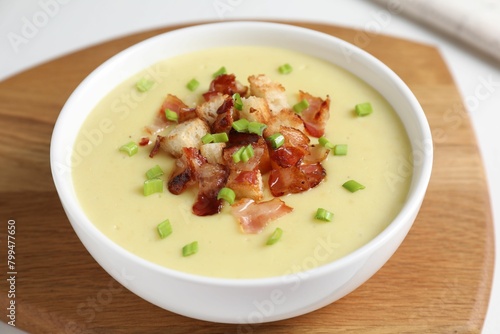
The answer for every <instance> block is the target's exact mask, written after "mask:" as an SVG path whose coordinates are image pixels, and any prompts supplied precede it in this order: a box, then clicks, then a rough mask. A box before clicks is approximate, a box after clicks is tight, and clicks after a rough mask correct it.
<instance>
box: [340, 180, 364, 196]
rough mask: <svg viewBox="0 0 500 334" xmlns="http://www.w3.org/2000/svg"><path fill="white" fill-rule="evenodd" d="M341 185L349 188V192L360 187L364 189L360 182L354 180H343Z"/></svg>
mask: <svg viewBox="0 0 500 334" xmlns="http://www.w3.org/2000/svg"><path fill="white" fill-rule="evenodd" d="M342 187H344V188H346V189H347V190H349V191H350V192H352V193H353V192H356V191H358V190H361V189H365V186H364V185H362V184H361V183H359V182H356V181H354V180H349V181H347V182H345V183H344V184H343V185H342Z"/></svg>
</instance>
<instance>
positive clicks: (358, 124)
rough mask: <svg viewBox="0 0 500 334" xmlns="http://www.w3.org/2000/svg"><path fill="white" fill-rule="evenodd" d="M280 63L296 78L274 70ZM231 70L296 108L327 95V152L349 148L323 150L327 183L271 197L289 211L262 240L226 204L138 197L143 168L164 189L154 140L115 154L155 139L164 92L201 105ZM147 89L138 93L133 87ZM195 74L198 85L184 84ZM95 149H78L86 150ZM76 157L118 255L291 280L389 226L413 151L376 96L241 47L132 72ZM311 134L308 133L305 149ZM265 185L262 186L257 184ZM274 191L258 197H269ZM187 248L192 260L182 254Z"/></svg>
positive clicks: (191, 191)
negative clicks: (164, 228) (360, 109)
mask: <svg viewBox="0 0 500 334" xmlns="http://www.w3.org/2000/svg"><path fill="white" fill-rule="evenodd" d="M285 63H288V64H290V65H291V67H292V68H293V70H292V71H291V73H288V74H282V73H280V72H279V71H278V67H279V66H281V65H283V64H285ZM222 66H224V67H225V68H226V69H227V73H233V74H235V76H236V79H237V80H238V81H240V82H241V83H242V84H244V85H248V82H247V78H248V77H249V76H251V75H258V74H266V75H267V76H268V77H269V78H271V79H272V80H273V81H275V82H278V83H280V84H281V85H283V86H284V87H285V89H286V94H287V100H288V102H289V104H290V105H291V106H292V105H294V104H296V103H297V102H299V101H298V92H299V90H302V91H305V92H308V93H310V94H312V95H314V96H319V97H322V98H324V97H326V96H327V95H328V96H329V97H330V99H331V103H330V118H329V120H328V122H327V126H326V130H325V134H324V136H325V137H326V138H328V140H329V141H330V142H331V143H333V144H346V145H347V147H348V152H347V154H346V155H342V156H340V155H334V154H333V153H331V152H330V153H329V154H328V157H327V159H326V160H324V161H323V162H322V165H323V167H324V169H325V170H326V177H325V179H324V180H323V181H322V182H321V183H320V184H319V185H317V186H316V187H314V188H311V189H309V190H307V191H305V192H303V193H299V194H289V195H285V196H282V197H279V198H280V199H281V200H283V201H284V202H285V203H286V205H288V206H290V207H291V208H293V211H292V212H291V213H288V214H286V215H284V216H283V217H280V218H278V219H276V220H274V221H271V222H270V223H269V224H268V225H267V226H266V227H265V228H264V230H263V231H262V232H260V233H256V234H247V233H243V232H242V230H241V228H240V226H239V223H238V221H237V219H236V218H235V217H234V216H233V215H232V214H231V213H230V205H229V204H228V203H224V206H223V208H222V211H221V212H220V213H219V214H215V215H211V216H196V215H194V214H193V213H192V206H193V202H194V199H195V198H196V194H197V189H196V188H193V187H190V188H188V189H187V190H186V191H184V192H183V193H182V194H180V195H173V194H171V193H170V192H169V191H168V189H166V187H164V190H163V191H162V192H161V193H155V194H152V195H149V196H145V195H144V194H143V183H144V181H145V172H146V171H147V170H149V169H150V168H151V167H153V166H155V165H159V166H161V168H162V170H163V171H164V172H165V174H164V175H163V176H162V180H163V181H164V182H167V181H168V177H169V176H170V174H171V173H172V170H173V168H174V165H175V159H174V158H173V157H171V156H169V155H168V154H166V153H165V152H160V153H158V154H156V155H155V156H154V157H153V158H150V157H149V154H150V151H151V148H152V144H149V145H146V146H139V150H138V153H137V154H135V155H133V156H128V155H127V154H125V153H124V152H121V151H119V148H120V147H121V146H122V145H123V144H125V143H127V142H130V141H134V142H139V141H140V140H141V138H144V137H149V138H150V140H151V142H153V143H154V137H153V136H151V135H150V134H148V133H146V132H145V126H147V125H149V124H151V123H152V122H153V120H154V117H155V115H156V113H157V112H158V110H159V108H160V107H161V106H162V103H163V101H164V99H165V96H166V95H167V94H172V95H175V96H177V97H178V98H179V99H181V100H182V101H183V102H184V103H185V104H186V105H188V106H189V107H194V106H196V105H197V104H198V103H200V101H201V100H202V94H203V93H204V92H206V91H207V90H208V87H209V85H210V82H211V81H212V79H213V77H212V75H213V73H214V72H215V71H217V70H218V69H219V68H221V67H222ZM144 78H146V79H148V80H149V81H150V82H152V83H153V85H152V86H151V87H150V88H149V90H147V91H145V92H141V91H139V90H138V89H137V88H136V83H137V82H139V81H140V80H141V79H144ZM193 78H196V80H197V81H198V82H199V83H200V84H199V86H198V88H197V89H195V90H194V91H191V90H189V89H188V88H186V84H187V83H188V82H189V81H190V80H191V79H193ZM364 102H370V103H371V105H372V107H373V112H372V113H371V114H370V115H367V116H364V117H359V116H357V115H356V113H355V112H354V106H355V105H357V104H359V103H364ZM89 142H90V143H93V145H92V149H91V150H85V152H84V151H83V148H84V147H89ZM75 143H76V144H75V147H74V152H75V154H79V155H80V157H81V159H79V163H78V164H74V166H73V169H72V170H73V180H74V186H75V191H76V193H77V196H78V199H79V201H80V203H81V205H82V207H83V209H84V211H85V213H86V214H87V216H88V218H89V219H90V221H92V222H93V223H94V224H95V226H96V227H97V228H98V229H99V230H100V231H101V232H102V233H104V234H105V235H106V236H107V237H109V238H110V239H111V240H112V241H114V242H115V243H117V244H118V245H120V246H121V247H123V248H124V249H126V250H128V251H130V252H131V253H134V254H136V255H137V256H139V257H141V258H144V259H146V260H148V261H151V262H153V263H156V264H158V265H161V266H165V267H167V268H171V269H175V270H179V271H182V272H186V273H192V274H197V275H203V276H212V277H224V278H258V277H270V276H278V275H285V274H290V273H295V272H299V271H304V270H308V269H311V268H313V267H317V266H320V265H323V264H326V263H329V262H331V261H334V260H336V259H339V258H341V257H343V256H345V255H347V254H349V253H351V252H353V251H354V250H356V249H357V248H359V247H361V246H363V245H365V244H366V243H367V242H369V241H370V240H372V239H373V238H374V237H375V236H377V235H378V234H379V233H380V232H381V231H383V230H384V229H385V228H386V227H387V226H388V225H389V224H390V223H391V221H392V220H393V219H394V218H395V216H396V215H397V214H398V212H399V211H400V209H401V208H402V206H403V204H404V202H405V199H406V196H407V193H408V189H409V185H410V182H411V174H412V160H411V156H412V155H411V147H410V143H409V140H408V137H407V135H406V133H405V130H404V128H403V125H402V124H401V122H400V120H399V118H398V116H397V115H396V113H395V111H394V110H393V109H392V107H391V106H390V105H389V104H388V102H387V101H386V100H385V99H384V98H383V97H382V96H381V95H380V94H379V93H377V92H376V91H375V90H374V89H373V88H371V87H370V86H369V85H367V84H366V83H364V82H363V81H361V80H360V79H359V78H357V77H355V76H353V75H352V74H350V73H348V72H347V71H345V70H343V69H341V68H340V67H337V66H335V65H332V64H331V63H328V62H326V61H323V60H319V59H316V58H313V57H311V56H308V55H304V54H301V53H296V52H293V51H289V50H284V49H278V48H271V47H257V46H255V47H254V46H252V47H249V46H241V47H228V48H217V49H209V50H203V51H200V52H196V53H192V54H188V55H182V56H179V57H175V58H171V59H167V60H165V61H162V62H160V63H158V64H155V65H154V66H152V67H150V68H148V69H146V70H144V71H143V72H141V73H137V74H136V75H134V76H133V77H131V78H129V79H128V80H126V81H125V82H123V83H122V84H121V85H119V86H118V87H116V88H115V89H114V90H113V91H111V93H109V94H108V95H107V96H106V97H105V98H104V99H103V100H102V101H101V102H100V103H99V104H98V105H97V106H96V108H95V110H93V111H92V113H91V114H90V116H89V117H88V119H87V120H86V121H85V123H84V125H83V127H82V129H81V130H80V133H79V135H78V138H77V140H76V142H75ZM317 143H318V138H314V137H311V144H317ZM348 180H356V181H358V182H359V183H361V184H363V185H364V186H365V188H364V189H362V190H359V191H356V192H350V191H348V190H346V189H345V188H344V187H342V185H343V184H344V183H345V182H346V181H348ZM264 185H265V187H266V188H267V179H266V176H264ZM269 198H271V197H270V194H269V192H268V191H267V190H266V192H265V199H269ZM318 208H325V209H326V210H328V211H330V212H332V213H333V219H332V220H331V221H330V222H324V221H320V220H317V219H315V218H314V216H315V213H316V210H317V209H318ZM166 219H168V220H169V221H170V223H171V226H172V233H171V234H170V235H169V236H168V237H166V238H164V239H161V238H160V237H159V234H158V231H157V225H158V224H159V223H161V222H162V221H164V220H166ZM278 227H279V228H280V229H281V230H282V231H283V233H282V236H281V238H280V239H279V240H278V241H277V242H276V243H274V244H273V245H266V241H267V240H268V238H269V237H270V235H271V234H272V233H273V231H275V229H276V228H278ZM193 241H197V243H198V252H197V253H196V254H193V255H191V256H183V254H182V251H181V249H182V248H183V246H185V245H186V244H189V243H191V242H193Z"/></svg>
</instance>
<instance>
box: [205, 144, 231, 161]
mask: <svg viewBox="0 0 500 334" xmlns="http://www.w3.org/2000/svg"><path fill="white" fill-rule="evenodd" d="M224 147H226V143H209V144H204V145H201V146H200V152H201V155H203V156H204V157H205V159H207V161H208V162H209V163H211V164H224V159H223V157H222V151H223V150H224Z"/></svg>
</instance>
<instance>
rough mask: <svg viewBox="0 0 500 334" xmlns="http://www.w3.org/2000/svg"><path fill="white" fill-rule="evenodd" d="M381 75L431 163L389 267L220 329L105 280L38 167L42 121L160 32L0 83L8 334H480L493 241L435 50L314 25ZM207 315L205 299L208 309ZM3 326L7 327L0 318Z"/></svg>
mask: <svg viewBox="0 0 500 334" xmlns="http://www.w3.org/2000/svg"><path fill="white" fill-rule="evenodd" d="M297 25H300V26H304V27H308V28H312V29H316V30H320V31H323V32H326V33H329V34H332V35H335V36H338V37H340V38H342V39H345V40H347V41H349V42H351V43H354V44H357V45H359V46H360V47H362V48H364V49H366V50H367V51H368V52H370V53H372V54H373V55H375V56H376V57H378V58H379V59H381V60H382V61H383V62H385V63H386V64H387V65H388V66H389V67H391V68H392V69H393V70H394V71H395V72H396V73H397V74H398V75H399V76H401V78H402V79H403V80H404V81H405V82H406V83H407V84H408V85H409V86H410V88H411V89H412V90H413V92H414V93H415V94H416V96H417V98H418V100H419V101H420V103H421V104H422V106H423V108H424V110H425V113H426V115H427V117H428V119H429V122H430V124H431V128H432V131H433V134H434V136H435V140H436V142H435V165H434V170H433V175H432V180H431V183H430V186H429V189H428V192H427V195H426V198H425V201H424V203H423V207H422V210H421V212H420V214H419V216H418V218H417V221H416V222H415V225H414V227H413V228H412V230H411V231H410V233H409V235H408V237H407V238H406V240H405V241H404V242H403V245H402V246H401V248H400V249H399V250H398V251H397V252H396V254H395V255H394V256H393V257H392V258H391V259H390V261H389V262H388V263H387V264H386V265H385V266H384V267H383V268H382V269H381V270H380V271H379V272H378V273H377V274H376V275H374V277H372V278H371V279H370V280H369V281H368V282H367V283H365V284H364V285H363V286H361V287H360V288H359V289H357V290H356V291H354V292H353V293H351V294H350V295H348V296H346V297H345V298H343V299H341V300H339V301H338V302H336V303H333V304H331V305H329V306H327V307H325V308H323V309H320V310H318V311H316V312H313V313H310V314H307V315H304V316H301V317H297V318H294V319H289V320H285V321H279V322H275V323H269V324H260V325H246V326H238V325H225V324H215V323H208V322H203V321H198V320H193V319H189V318H186V317H182V316H179V315H176V314H173V313H171V312H168V311H165V310H162V309H160V308H158V307H156V306H153V305H151V304H149V303H148V302H146V301H144V300H142V299H141V298H139V297H137V296H135V295H134V294H132V293H131V292H129V291H128V290H126V289H125V288H123V287H121V286H119V285H118V283H116V282H115V281H114V280H113V279H112V278H111V277H110V276H108V275H107V274H106V273H105V272H104V270H102V269H101V268H100V267H99V265H98V264H97V263H96V262H95V261H94V260H93V259H92V257H91V256H90V255H89V254H88V253H87V251H86V250H85V248H84V247H83V245H82V244H81V243H80V241H79V240H78V238H77V237H76V235H75V233H74V232H73V230H72V228H71V226H70V224H69V222H68V220H67V218H66V216H65V214H64V212H63V209H62V207H61V204H60V202H59V199H58V197H57V194H56V191H55V188H54V185H53V182H52V178H51V174H50V168H49V143H50V136H51V132H52V129H53V126H54V122H55V120H56V118H57V116H58V114H59V112H60V110H61V108H62V106H63V104H64V103H65V101H66V99H67V98H68V96H69V95H70V93H71V92H72V91H73V89H74V88H75V87H76V86H77V85H78V84H79V83H80V81H81V80H83V79H84V78H85V76H86V75H88V74H89V73H90V72H91V71H92V70H93V69H94V68H96V67H97V66H98V65H99V64H101V63H102V62H103V61H105V60H106V59H108V58H109V57H111V56H112V55H114V54H116V53H117V52H119V51H121V50H123V49H124V48H126V47H128V46H130V45H132V44H135V43H137V42H139V41H141V40H143V39H145V38H148V37H151V36H154V35H156V34H158V33H162V32H165V31H169V30H172V29H174V28H167V29H160V30H155V31H150V32H145V33H140V34H137V35H133V36H129V37H124V38H121V39H118V40H114V41H111V42H108V43H105V44H101V45H97V46H94V47H91V48H88V49H85V50H82V51H79V52H76V53H73V54H70V55H68V56H65V57H62V58H59V59H56V60H54V61H51V62H49V63H46V64H43V65H40V66H38V67H36V68H33V69H31V70H28V71H26V72H24V73H21V74H18V75H16V76H15V77H12V78H10V79H8V80H6V81H4V82H1V83H0V128H1V129H2V130H1V131H2V135H1V136H0V166H1V173H0V212H1V215H2V217H1V219H2V227H1V231H0V235H1V242H2V243H1V254H2V256H3V258H2V260H1V261H0V263H1V273H2V274H1V275H2V279H1V280H0V282H1V283H0V287H1V291H0V308H1V309H2V310H4V311H3V312H4V313H5V312H6V311H5V310H6V307H7V305H8V302H9V298H8V296H7V290H8V286H7V282H6V280H5V279H4V277H3V276H4V275H6V273H7V272H8V271H9V269H8V268H7V267H6V258H7V254H6V253H7V250H6V246H5V241H6V238H7V221H8V220H9V219H13V220H14V221H15V226H16V240H15V241H16V248H15V250H16V268H15V269H16V271H17V277H16V299H15V301H16V312H17V313H16V325H17V327H18V328H21V329H24V330H26V331H28V332H32V333H137V332H142V333H146V332H147V333H305V332H308V333H311V334H312V333H332V332H335V333H351V332H352V333H361V332H362V333H479V332H480V329H481V327H482V324H483V321H484V317H485V313H486V309H487V304H488V299H489V292H490V288H491V278H492V270H493V254H494V253H493V249H494V245H493V233H492V228H493V227H492V219H491V215H490V212H491V210H490V207H489V199H488V192H487V186H486V182H485V176H484V172H483V167H482V164H481V160H480V156H479V153H478V147H477V145H476V141H475V138H474V134H473V132H472V130H471V126H470V122H469V119H468V116H467V114H466V112H465V111H464V107H463V105H462V101H461V98H460V95H459V93H458V92H457V89H456V87H455V85H454V82H453V79H452V77H451V76H450V74H449V72H448V70H447V68H446V64H445V63H444V62H443V59H442V58H441V56H440V54H439V51H438V50H436V49H435V48H433V47H430V46H426V45H421V44H416V43H413V42H409V41H406V40H401V39H396V38H391V37H387V36H378V35H372V34H368V33H365V32H363V31H357V30H351V29H345V28H340V27H334V26H327V25H320V24H304V23H301V24H297ZM213 307H217V304H216V301H214V306H213ZM1 319H2V321H7V319H6V317H5V316H2V317H1Z"/></svg>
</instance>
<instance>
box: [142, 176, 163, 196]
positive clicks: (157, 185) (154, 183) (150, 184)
mask: <svg viewBox="0 0 500 334" xmlns="http://www.w3.org/2000/svg"><path fill="white" fill-rule="evenodd" d="M143 191H144V196H149V195H151V194H154V193H161V192H163V181H162V180H161V179H151V180H146V181H144V187H143Z"/></svg>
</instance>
